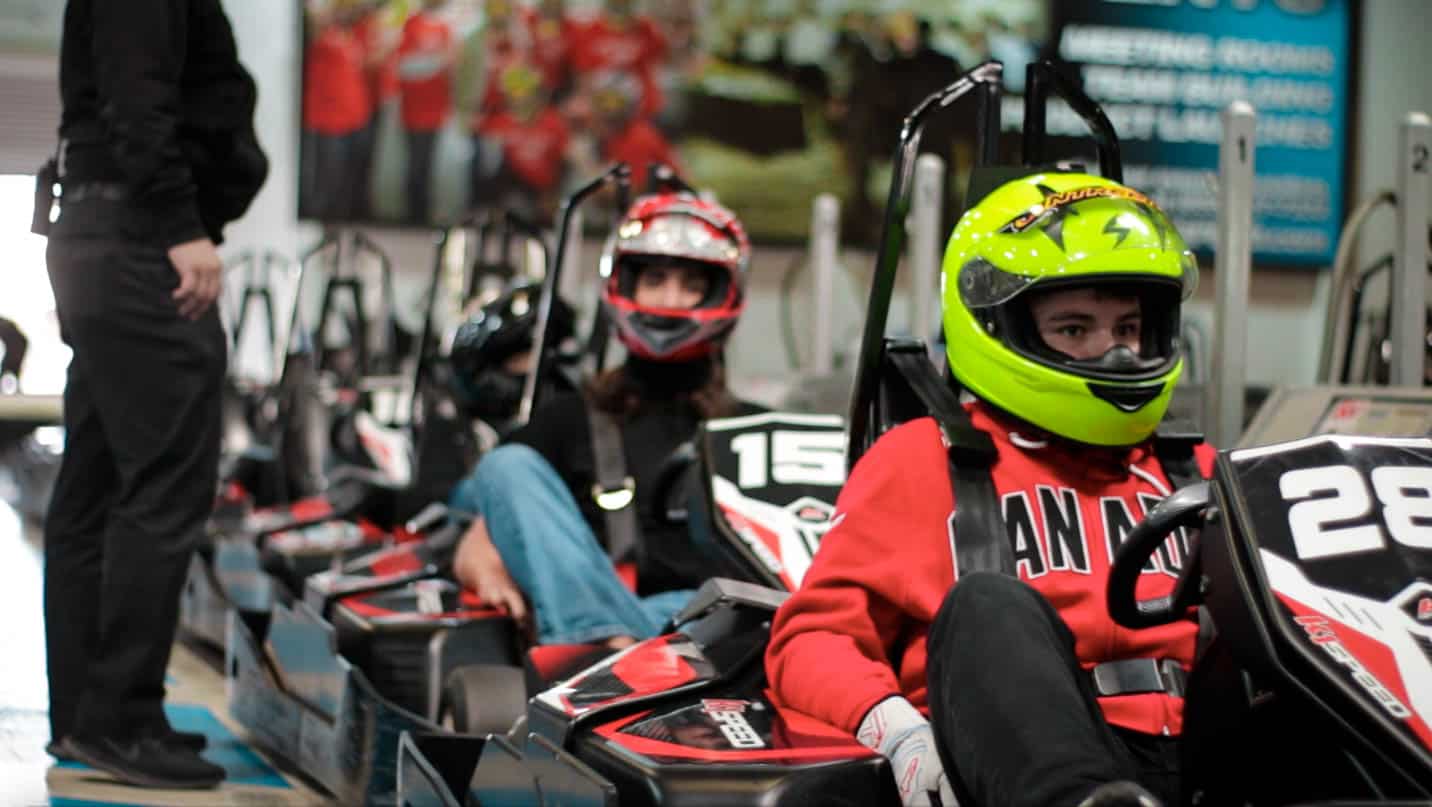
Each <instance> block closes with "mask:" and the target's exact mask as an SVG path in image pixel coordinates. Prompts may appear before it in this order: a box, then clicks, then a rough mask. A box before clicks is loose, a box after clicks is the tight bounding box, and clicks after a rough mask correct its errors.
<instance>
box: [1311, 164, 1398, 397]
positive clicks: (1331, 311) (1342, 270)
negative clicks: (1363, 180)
mask: <svg viewBox="0 0 1432 807" xmlns="http://www.w3.org/2000/svg"><path fill="white" fill-rule="evenodd" d="M1396 204H1397V195H1396V194H1394V193H1393V192H1392V191H1391V190H1390V189H1383V190H1380V191H1378V192H1377V194H1376V195H1374V196H1372V197H1370V198H1368V199H1364V200H1363V201H1362V202H1361V203H1360V204H1358V206H1357V207H1356V208H1354V209H1353V211H1352V215H1350V216H1348V219H1347V224H1345V225H1343V229H1342V232H1341V233H1339V234H1338V248H1337V252H1336V253H1335V254H1334V255H1333V266H1332V292H1331V293H1330V294H1329V295H1328V308H1327V313H1326V315H1325V317H1326V321H1325V322H1324V324H1323V345H1322V350H1321V351H1320V352H1319V354H1318V375H1317V383H1319V384H1337V383H1345V382H1346V380H1347V379H1338V378H1335V377H1334V375H1333V373H1334V369H1335V368H1343V367H1346V366H1347V356H1346V355H1344V351H1343V345H1344V342H1345V337H1344V336H1343V330H1344V328H1343V323H1344V321H1349V320H1350V318H1351V317H1356V316H1357V309H1356V307H1353V306H1352V305H1351V302H1352V299H1351V298H1352V292H1353V284H1354V283H1355V282H1356V281H1357V279H1358V272H1357V271H1356V270H1355V269H1354V268H1353V261H1354V259H1355V256H1356V253H1355V251H1354V250H1353V247H1354V246H1355V245H1356V244H1357V239H1358V236H1359V235H1360V234H1361V233H1362V228H1363V226H1364V225H1365V224H1366V223H1367V221H1368V219H1369V218H1370V217H1371V216H1372V214H1373V213H1374V212H1376V211H1377V209H1378V208H1379V207H1382V206H1383V205H1396ZM1348 330H1349V331H1350V330H1352V328H1351V323H1350V321H1349V326H1348ZM1348 350H1349V351H1350V350H1351V345H1350V344H1349V346H1348Z"/></svg>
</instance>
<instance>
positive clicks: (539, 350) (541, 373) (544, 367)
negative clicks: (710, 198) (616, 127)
mask: <svg viewBox="0 0 1432 807" xmlns="http://www.w3.org/2000/svg"><path fill="white" fill-rule="evenodd" d="M609 183H615V185H616V187H617V188H618V194H617V195H618V197H619V198H618V200H617V207H618V209H619V210H620V211H621V212H625V209H626V204H625V203H626V196H627V194H628V189H629V188H630V186H631V167H630V166H628V165H627V164H626V163H617V164H615V165H613V166H612V167H611V168H608V169H607V170H606V171H605V172H604V173H602V174H601V175H600V176H598V177H597V178H595V179H593V180H591V181H590V182H588V183H587V184H585V185H583V186H581V187H580V188H578V189H577V190H575V191H573V192H572V194H571V195H570V196H568V197H567V198H566V199H563V200H562V206H561V210H560V213H559V215H558V227H557V251H556V254H555V255H554V256H553V258H552V260H551V261H550V263H549V265H548V267H547V276H546V277H545V278H543V279H542V297H541V299H540V300H539V302H538V304H537V335H536V338H534V339H533V340H532V353H533V355H534V356H535V357H536V362H535V365H534V367H533V370H532V372H530V373H528V374H527V378H526V379H524V381H523V385H522V402H521V403H520V404H519V405H518V408H517V423H518V424H525V423H526V422H527V421H528V420H530V419H531V418H532V413H533V411H535V410H536V408H537V404H538V403H540V401H538V400H537V398H538V394H539V392H540V390H541V386H540V385H539V384H538V381H539V380H540V379H542V378H545V377H546V376H547V374H548V373H549V372H551V365H552V360H551V358H550V357H548V355H547V353H548V350H547V345H548V342H549V339H550V338H551V333H549V331H551V329H552V302H553V300H554V299H555V298H556V296H557V289H558V288H559V287H560V284H561V280H562V277H561V276H562V270H563V268H564V267H563V263H564V261H565V259H566V256H567V249H568V246H569V243H570V241H571V238H572V229H573V228H572V221H573V219H574V217H575V216H576V213H577V210H578V208H580V207H581V205H582V203H583V202H585V201H586V200H587V199H588V198H590V197H591V196H593V195H594V194H596V193H597V191H600V190H601V189H602V188H604V187H606V186H607V185H608V184H609ZM598 320H600V317H599V318H598Z"/></svg>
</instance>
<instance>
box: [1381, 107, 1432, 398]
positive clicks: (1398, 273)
mask: <svg viewBox="0 0 1432 807" xmlns="http://www.w3.org/2000/svg"><path fill="white" fill-rule="evenodd" d="M1398 134H1399V136H1398V152H1397V240H1396V242H1395V244H1394V249H1393V263H1392V286H1391V290H1392V322H1391V327H1390V329H1389V336H1390V337H1391V341H1392V357H1391V362H1390V364H1391V375H1390V376H1389V380H1390V381H1391V383H1392V385H1393V386H1407V387H1420V386H1423V383H1424V380H1425V374H1424V371H1423V365H1424V363H1425V361H1426V359H1425V356H1426V353H1427V212H1428V208H1427V194H1428V190H1429V187H1428V172H1429V170H1432V168H1430V167H1429V165H1428V163H1429V148H1432V119H1429V118H1428V117H1427V114H1426V113H1424V112H1410V113H1408V115H1407V117H1406V118H1404V119H1403V121H1402V126H1401V129H1400V131H1399V133H1398Z"/></svg>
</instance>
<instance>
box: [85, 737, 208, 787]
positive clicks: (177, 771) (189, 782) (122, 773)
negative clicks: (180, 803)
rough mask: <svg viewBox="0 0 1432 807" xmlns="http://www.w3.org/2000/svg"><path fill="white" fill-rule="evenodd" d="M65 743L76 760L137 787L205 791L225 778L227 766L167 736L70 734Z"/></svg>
mask: <svg viewBox="0 0 1432 807" xmlns="http://www.w3.org/2000/svg"><path fill="white" fill-rule="evenodd" d="M63 746H64V747H65V748H67V749H69V752H70V754H71V755H72V756H73V757H74V759H75V760H77V761H79V762H83V763H85V764H86V765H89V766H90V767H92V768H97V769H99V770H101V771H104V772H105V773H107V774H109V775H110V776H113V777H114V778H116V779H118V780H119V781H121V782H124V783H125V784H128V785H135V786H136V787H154V788H165V789H175V790H202V789H206V788H211V787H217V786H218V784H219V783H220V782H222V781H223V780H224V769H223V768H221V767H219V766H218V765H214V764H211V763H209V762H205V761H204V760H203V759H200V757H199V755H198V754H197V753H195V752H194V751H192V750H190V749H188V748H179V747H176V746H175V745H174V744H172V743H170V742H168V741H167V738H158V737H151V738H146V739H140V740H128V741H117V740H106V739H99V738H93V739H92V738H87V737H69V738H67V739H66V740H65V741H64V743H63Z"/></svg>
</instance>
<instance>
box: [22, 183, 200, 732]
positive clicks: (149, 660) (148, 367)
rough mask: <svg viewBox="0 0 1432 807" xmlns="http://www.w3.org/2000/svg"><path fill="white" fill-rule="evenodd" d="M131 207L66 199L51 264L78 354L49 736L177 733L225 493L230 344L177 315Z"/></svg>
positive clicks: (58, 545) (54, 593)
mask: <svg viewBox="0 0 1432 807" xmlns="http://www.w3.org/2000/svg"><path fill="white" fill-rule="evenodd" d="M138 235H140V236H141V238H139V239H138V240H137V239H136V237H135V236H136V232H135V228H133V227H132V226H131V222H128V221H126V215H125V208H124V205H123V204H116V203H111V202H104V201H93V202H79V203H75V204H73V205H71V206H70V207H67V208H65V209H64V211H63V212H62V214H61V217H60V220H59V221H58V222H57V223H56V224H55V227H54V230H53V232H52V234H51V236H50V241H49V246H48V251H47V253H46V260H47V263H48V264H49V270H50V285H51V286H52V288H53V289H54V292H55V303H56V307H57V309H58V313H59V320H60V332H61V335H62V336H63V337H64V340H65V342H66V343H67V344H68V345H69V346H70V347H71V348H72V349H73V351H74V358H73V359H72V360H71V362H70V368H69V377H68V381H67V383H66V385H65V397H64V400H65V431H66V442H65V456H64V461H63V463H62V464H61V466H60V473H59V478H58V480H57V481H56V483H55V492H54V498H53V499H51V501H50V508H49V513H48V515H47V517H46V522H45V550H44V551H45V595H44V596H45V639H46V650H47V660H48V664H49V682H50V731H51V733H52V736H53V737H54V738H56V739H58V738H60V737H64V736H67V735H70V734H80V735H85V736H91V737H114V738H125V737H130V736H135V735H144V734H152V733H158V732H162V731H164V730H165V729H167V723H166V722H165V720H164V713H163V709H162V702H163V699H164V675H165V669H166V668H167V667H168V664H169V651H170V648H171V646H172V645H173V643H174V633H175V629H176V626H177V623H178V616H179V594H180V589H181V587H182V586H183V583H184V577H185V573H186V571H187V569H188V565H189V561H190V558H191V556H192V555H193V551H194V548H195V545H196V542H197V540H198V539H199V537H200V533H201V530H202V529H203V525H204V520H205V519H206V517H207V516H208V514H209V511H210V508H211V506H212V504H213V500H214V490H215V485H216V482H217V478H216V477H217V474H218V455H219V438H220V398H219V396H220V386H221V384H222V380H223V376H224V372H225V366H226V361H227V357H226V344H225V340H224V333H223V329H222V327H221V326H220V324H219V318H218V314H217V312H216V311H215V309H213V308H210V309H209V311H208V312H206V313H205V314H204V316H203V317H202V318H201V319H199V320H197V321H189V320H186V319H183V318H181V317H180V316H179V314H178V311H177V308H176V307H175V305H174V302H173V300H172V299H171V296H170V295H171V293H172V292H173V290H174V288H175V287H176V286H177V285H178V276H177V274H176V273H175V272H174V268H173V266H172V265H171V264H170V263H169V259H168V257H167V254H166V250H165V249H163V248H161V247H158V246H152V245H149V244H146V243H144V241H143V238H142V235H143V234H142V233H138Z"/></svg>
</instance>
